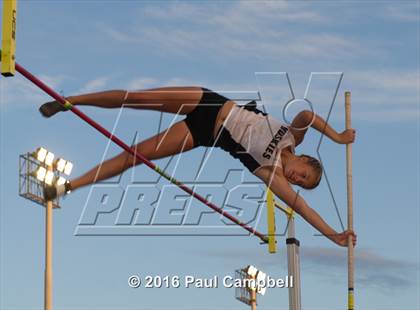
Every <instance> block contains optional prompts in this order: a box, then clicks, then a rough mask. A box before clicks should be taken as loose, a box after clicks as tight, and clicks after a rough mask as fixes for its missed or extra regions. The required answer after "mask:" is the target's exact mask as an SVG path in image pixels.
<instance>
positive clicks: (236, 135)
mask: <svg viewBox="0 0 420 310" xmlns="http://www.w3.org/2000/svg"><path fill="white" fill-rule="evenodd" d="M66 99H67V100H68V101H69V102H70V103H71V104H72V105H76V106H77V105H79V106H82V105H88V106H96V107H100V108H109V109H110V108H121V107H122V106H124V105H126V107H129V108H133V109H147V110H155V111H161V112H168V113H177V114H182V115H186V118H185V119H184V120H182V121H179V122H177V123H175V124H173V125H172V126H171V127H169V128H168V129H166V130H165V131H163V132H161V133H159V134H157V135H155V136H153V137H151V138H149V139H146V140H144V141H142V142H140V143H138V144H137V145H136V146H135V147H134V148H135V150H136V151H137V150H138V152H139V153H141V154H143V155H144V156H145V157H146V158H147V159H149V160H154V159H160V158H164V157H167V156H172V155H175V154H179V153H182V152H186V151H189V150H191V149H194V148H196V147H198V146H205V147H212V146H216V147H220V148H222V149H223V150H225V151H227V152H228V153H229V154H230V155H231V156H233V157H234V158H237V159H239V160H240V161H241V162H242V164H243V165H244V166H245V167H246V168H248V170H249V171H250V172H251V173H253V174H254V175H255V176H257V177H258V178H259V179H261V180H262V181H263V182H264V183H265V184H266V185H267V186H268V187H269V188H270V189H271V191H272V192H273V193H274V194H275V195H276V196H277V197H279V198H280V199H281V200H283V201H284V202H285V203H286V204H287V205H289V206H290V207H292V208H293V210H295V211H296V212H297V213H298V214H300V215H301V216H302V217H303V218H304V219H305V220H306V221H307V222H308V223H310V224H311V225H312V226H313V227H315V228H316V229H317V230H318V231H319V232H321V233H322V234H323V235H324V236H326V237H327V238H329V239H330V240H331V241H333V242H335V243H336V244H338V245H340V246H347V241H348V239H349V238H348V237H349V235H352V236H353V238H352V240H353V246H355V245H356V240H357V236H356V234H355V233H354V232H353V231H350V230H346V231H344V232H341V233H337V232H336V231H335V230H334V229H333V228H331V227H330V226H329V225H328V224H327V223H326V222H325V221H324V220H323V219H322V218H321V216H320V215H319V214H318V213H317V212H316V211H315V210H313V209H312V208H310V207H309V206H308V204H307V203H306V202H305V200H304V199H303V198H302V197H300V196H299V195H298V194H297V193H296V192H295V191H294V190H293V189H292V187H291V186H290V184H294V185H298V186H300V187H302V188H305V189H313V188H315V187H317V186H318V184H319V182H320V180H321V176H322V167H321V163H320V162H319V161H318V160H317V159H315V158H313V157H311V156H308V155H296V154H295V147H296V146H298V145H299V144H301V143H302V141H303V139H304V137H305V133H306V131H307V129H308V127H312V128H314V129H316V130H318V131H320V132H321V133H324V134H325V135H326V136H327V137H329V138H330V139H331V140H333V141H334V142H337V143H339V144H348V143H353V142H354V140H355V133H356V132H355V130H354V129H348V130H344V131H343V132H341V133H337V132H336V131H335V130H334V129H333V128H331V127H330V126H329V125H328V124H327V123H326V122H325V121H324V120H323V119H322V118H321V117H319V116H318V115H316V114H315V113H313V112H311V111H302V112H300V113H299V114H297V115H296V117H295V118H294V120H293V122H292V123H291V125H287V124H285V123H282V122H279V121H277V120H275V119H274V118H272V117H271V116H270V115H268V114H266V113H264V112H262V111H260V110H258V109H257V108H256V102H255V101H252V102H250V103H248V104H246V105H244V106H240V105H238V104H236V103H235V102H234V101H232V100H229V99H228V98H226V97H224V96H222V95H220V94H218V93H216V92H213V91H211V90H209V89H206V88H202V87H163V88H154V89H148V90H140V91H133V92H131V91H124V90H111V91H104V92H98V93H91V94H84V95H79V96H70V97H67V98H66ZM39 110H40V112H41V114H42V115H43V116H45V117H51V116H53V115H54V114H56V113H58V112H60V111H66V108H65V107H63V106H62V105H61V104H60V103H58V102H57V101H51V102H47V103H45V104H43V105H42V106H41V107H40V109H39ZM139 164H141V162H140V161H139V160H137V158H136V157H134V156H133V155H131V154H130V153H128V152H126V151H124V152H122V153H120V154H119V155H117V156H115V157H113V158H111V159H109V160H107V161H105V162H103V163H102V164H100V165H98V166H96V167H94V168H93V169H91V170H90V171H88V172H86V173H85V174H83V175H82V176H80V177H78V178H76V179H74V180H71V181H68V182H67V183H66V184H64V185H58V186H51V187H47V188H46V189H45V193H44V194H45V198H46V200H52V199H54V198H55V197H57V196H59V195H64V194H66V193H68V192H70V191H71V190H76V189H78V188H80V187H83V186H86V185H90V184H93V183H95V182H98V181H102V180H105V179H108V178H111V177H113V176H116V175H118V174H121V173H123V172H124V171H125V170H127V169H129V168H131V167H133V166H135V165H139Z"/></svg>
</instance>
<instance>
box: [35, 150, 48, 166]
mask: <svg viewBox="0 0 420 310" xmlns="http://www.w3.org/2000/svg"><path fill="white" fill-rule="evenodd" d="M47 154H48V151H47V150H46V149H44V148H43V147H39V148H38V149H37V150H36V151H35V154H34V157H35V158H36V159H38V160H39V161H40V162H42V163H43V162H44V160H45V158H46V157H47Z"/></svg>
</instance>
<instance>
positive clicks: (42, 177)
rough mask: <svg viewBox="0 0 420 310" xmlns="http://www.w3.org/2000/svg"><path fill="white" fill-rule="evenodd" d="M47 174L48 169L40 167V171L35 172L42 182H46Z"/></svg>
mask: <svg viewBox="0 0 420 310" xmlns="http://www.w3.org/2000/svg"><path fill="white" fill-rule="evenodd" d="M46 174H47V169H45V168H44V167H38V169H37V170H36V172H35V175H36V178H37V180H38V181H41V182H44V180H45V175H46Z"/></svg>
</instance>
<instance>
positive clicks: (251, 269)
mask: <svg viewBox="0 0 420 310" xmlns="http://www.w3.org/2000/svg"><path fill="white" fill-rule="evenodd" d="M257 272H258V269H257V268H255V267H254V266H252V265H249V266H248V268H247V270H246V273H247V274H248V275H249V276H250V277H252V278H255V276H256V275H257Z"/></svg>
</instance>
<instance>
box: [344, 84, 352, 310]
mask: <svg viewBox="0 0 420 310" xmlns="http://www.w3.org/2000/svg"><path fill="white" fill-rule="evenodd" d="M344 104H345V110H346V129H350V128H351V94H350V92H349V91H347V92H345V94H344ZM351 155H352V152H351V144H346V162H347V165H346V166H347V229H349V230H353V175H352V156H351ZM347 249H348V253H347V254H348V255H347V256H348V257H347V260H348V309H349V310H353V309H354V253H353V237H352V236H349V239H348V246H347Z"/></svg>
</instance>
